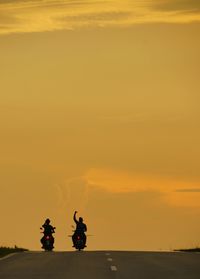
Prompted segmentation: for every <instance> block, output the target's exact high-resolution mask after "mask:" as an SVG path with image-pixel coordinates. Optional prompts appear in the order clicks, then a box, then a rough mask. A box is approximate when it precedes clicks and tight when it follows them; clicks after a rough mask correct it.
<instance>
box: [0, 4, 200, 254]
mask: <svg viewBox="0 0 200 279" xmlns="http://www.w3.org/2000/svg"><path fill="white" fill-rule="evenodd" d="M199 21H200V4H199V1H195V0H190V1H189V0H184V1H179V0H177V1H172V0H165V1H164V0H162V1H161V0H159V1H153V0H149V1H134V0H132V1H126V0H123V1H122V0H121V1H119V0H118V1H117V0H110V1H102V0H99V1H90V0H88V1H84V0H83V1H80V0H73V1H72V0H71V1H64V0H63V1H61V0H60V1H53V0H44V1H37V0H36V1H21V0H8V1H6V0H5V1H4V0H3V1H0V86H1V89H0V97H1V99H0V100H1V102H0V132H1V134H0V135H1V136H0V154H1V156H0V190H1V195H0V209H1V215H0V216H1V227H2V229H1V243H0V244H2V245H15V244H16V245H19V246H24V247H27V248H30V249H40V243H39V238H40V233H39V227H40V225H41V224H42V222H43V221H44V219H45V218H47V217H49V218H50V219H52V222H53V224H54V225H55V226H56V227H57V233H56V244H57V245H56V248H57V249H59V250H62V249H71V248H70V247H71V242H70V239H69V238H68V237H67V235H68V234H70V233H71V230H72V228H71V225H73V221H72V214H73V211H74V210H78V211H79V214H80V215H81V216H83V217H84V219H85V221H86V223H87V224H88V228H89V231H88V233H89V234H91V235H93V236H91V237H89V242H88V248H89V249H126V250H136V249H137V250H138V249H140V250H141V249H142V250H157V249H173V248H179V247H190V246H195V245H199V243H200V240H199V235H200V224H199V217H200V167H199V155H200V147H199V141H200V130H199V126H200V111H199V102H200V95H199V92H200V83H199V70H200V69H199V68H200V66H199V65H200V54H199V49H200V37H199V34H200V22H199ZM13 227H14V230H13ZM128 235H130V238H129V237H128Z"/></svg>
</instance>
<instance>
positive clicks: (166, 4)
mask: <svg viewBox="0 0 200 279" xmlns="http://www.w3.org/2000/svg"><path fill="white" fill-rule="evenodd" d="M154 2H155V5H154V7H156V8H157V9H159V10H162V11H184V12H200V1H199V0H176V1H174V0H157V1H154Z"/></svg>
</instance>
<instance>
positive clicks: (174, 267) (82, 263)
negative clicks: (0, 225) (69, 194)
mask: <svg viewBox="0 0 200 279" xmlns="http://www.w3.org/2000/svg"><path fill="white" fill-rule="evenodd" d="M0 278H1V279H36V278H37V279H47V278H48V279H65V278H66V279H67V278H69V279H79V278H80V279H199V278H200V254H194V253H168V252H162V253H161V252H113V251H107V252H106V251H100V252H98V251H97V252H86V251H84V252H76V251H75V252H26V253H19V254H15V255H13V256H11V257H9V258H6V259H3V260H0Z"/></svg>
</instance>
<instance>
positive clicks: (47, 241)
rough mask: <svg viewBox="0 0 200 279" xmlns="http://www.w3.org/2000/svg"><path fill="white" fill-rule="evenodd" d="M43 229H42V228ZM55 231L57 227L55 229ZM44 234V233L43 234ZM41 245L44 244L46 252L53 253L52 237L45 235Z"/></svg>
mask: <svg viewBox="0 0 200 279" xmlns="http://www.w3.org/2000/svg"><path fill="white" fill-rule="evenodd" d="M40 229H42V228H40ZM54 229H55V227H54ZM42 233H44V232H42ZM41 243H42V245H43V246H42V248H43V249H44V250H45V251H52V250H53V248H54V246H53V244H54V237H53V236H52V234H51V235H44V236H43V238H42V240H41Z"/></svg>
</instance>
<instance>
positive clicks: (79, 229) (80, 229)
mask: <svg viewBox="0 0 200 279" xmlns="http://www.w3.org/2000/svg"><path fill="white" fill-rule="evenodd" d="M76 213H77V211H75V212H74V217H73V219H74V222H75V223H76V230H75V232H74V234H73V236H72V240H73V244H74V245H73V247H75V241H76V237H77V236H78V235H80V236H81V238H82V239H83V242H84V245H85V247H86V234H85V232H86V231H87V226H86V224H84V223H83V218H82V217H79V220H77V218H76Z"/></svg>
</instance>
